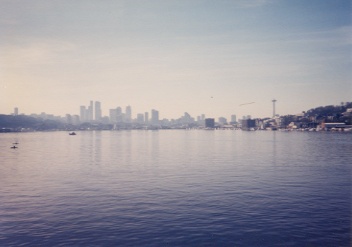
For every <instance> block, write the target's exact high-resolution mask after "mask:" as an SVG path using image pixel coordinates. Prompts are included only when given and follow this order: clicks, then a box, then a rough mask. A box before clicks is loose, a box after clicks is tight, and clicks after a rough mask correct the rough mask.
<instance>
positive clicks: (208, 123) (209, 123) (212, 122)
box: [205, 118, 215, 128]
mask: <svg viewBox="0 0 352 247" xmlns="http://www.w3.org/2000/svg"><path fill="white" fill-rule="evenodd" d="M214 127H215V119H214V118H206V119H205V128H214Z"/></svg>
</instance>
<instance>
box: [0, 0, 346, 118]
mask: <svg viewBox="0 0 352 247" xmlns="http://www.w3.org/2000/svg"><path fill="white" fill-rule="evenodd" d="M0 5H1V8H0V33H1V39H0V88H1V91H0V103H1V104H0V113H3V114H8V113H10V112H12V111H13V107H15V106H17V107H19V109H20V112H22V113H26V114H30V113H40V112H42V111H45V112H47V113H53V114H56V115H64V114H66V113H71V114H78V113H79V106H80V105H87V104H88V102H89V100H98V101H101V102H102V107H103V115H107V114H108V109H111V108H116V107H117V106H121V107H123V108H124V107H125V106H127V105H131V106H132V110H133V114H134V115H135V114H137V113H139V112H145V111H150V109H152V108H154V109H158V110H159V111H160V116H161V117H162V118H164V117H166V118H177V117H179V116H181V115H183V113H184V112H186V111H187V112H189V113H190V114H191V115H192V116H197V115H200V114H202V113H205V114H206V116H207V117H220V116H224V117H227V118H229V117H230V115H231V114H236V115H238V116H239V117H241V116H242V115H252V116H253V117H265V116H271V113H272V108H271V105H272V103H271V100H272V99H273V98H276V99H277V100H278V101H277V113H279V114H282V115H284V114H296V113H299V112H301V111H303V110H308V109H310V108H312V107H317V106H321V105H329V104H340V102H343V101H352V80H351V79H352V72H351V71H352V70H351V51H352V50H351V31H352V29H351V5H352V4H351V1H347V0H344V1H343V0H312V1H303V0H302V1H301V0H293V1H288V0H287V1H278V0H238V1H235V0H222V1H219V0H217V1H214V0H213V1H207V0H187V1H186V0H178V1H174V0H166V1H165V0H150V1H147V0H128V1H127V0H126V1H119V0H114V1H112V0H111V1H109V0H102V1H98V0H84V1H83V0H76V1H69V0H53V1H44V0H31V1H17V0H9V1H7V0H6V1H5V0H0ZM246 102H255V103H254V104H251V105H245V106H239V105H240V104H243V103H246Z"/></svg>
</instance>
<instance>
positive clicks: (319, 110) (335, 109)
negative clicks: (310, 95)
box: [307, 102, 352, 117]
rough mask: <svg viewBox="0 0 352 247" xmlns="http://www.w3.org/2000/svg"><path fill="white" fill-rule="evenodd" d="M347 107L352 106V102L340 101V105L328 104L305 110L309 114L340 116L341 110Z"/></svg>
mask: <svg viewBox="0 0 352 247" xmlns="http://www.w3.org/2000/svg"><path fill="white" fill-rule="evenodd" d="M348 108H352V102H346V103H341V105H337V106H334V105H328V106H319V107H316V108H313V109H310V110H308V111H307V114H308V115H309V116H321V117H328V116H341V115H342V113H343V112H346V111H347V109H348Z"/></svg>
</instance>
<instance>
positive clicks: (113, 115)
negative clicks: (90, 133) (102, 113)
mask: <svg viewBox="0 0 352 247" xmlns="http://www.w3.org/2000/svg"><path fill="white" fill-rule="evenodd" d="M109 118H110V122H111V123H117V110H116V109H110V110H109Z"/></svg>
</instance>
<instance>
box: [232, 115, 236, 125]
mask: <svg viewBox="0 0 352 247" xmlns="http://www.w3.org/2000/svg"><path fill="white" fill-rule="evenodd" d="M231 122H232V123H236V122H237V118H236V115H231Z"/></svg>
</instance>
